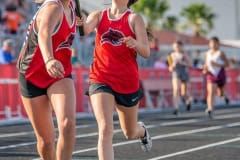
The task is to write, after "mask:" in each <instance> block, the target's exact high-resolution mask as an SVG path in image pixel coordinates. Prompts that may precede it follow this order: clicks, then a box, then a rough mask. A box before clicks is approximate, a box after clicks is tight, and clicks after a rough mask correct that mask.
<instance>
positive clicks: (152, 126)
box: [0, 115, 240, 150]
mask: <svg viewBox="0 0 240 160" xmlns="http://www.w3.org/2000/svg"><path fill="white" fill-rule="evenodd" d="M239 116H240V115H239ZM200 121H202V120H200V119H190V120H183V121H174V122H164V123H160V124H158V125H149V126H147V128H155V127H159V126H171V125H178V124H191V123H196V122H200ZM119 132H122V130H121V129H115V130H114V134H115V133H119ZM97 135H98V132H93V133H86V134H79V135H76V138H87V137H92V136H97ZM36 143H37V142H36V141H33V142H26V143H19V144H15V145H7V146H1V147H0V150H3V149H10V148H17V147H22V146H28V145H34V144H36Z"/></svg>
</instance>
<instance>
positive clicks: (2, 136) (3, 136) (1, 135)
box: [0, 122, 116, 138]
mask: <svg viewBox="0 0 240 160" xmlns="http://www.w3.org/2000/svg"><path fill="white" fill-rule="evenodd" d="M115 123H116V122H115ZM115 123H114V124H115ZM94 126H97V124H89V125H87V124H81V125H77V126H76V129H79V128H80V129H81V128H89V127H94ZM55 131H57V128H55ZM32 134H34V132H33V131H26V132H18V133H5V134H0V138H9V137H18V136H25V135H32Z"/></svg>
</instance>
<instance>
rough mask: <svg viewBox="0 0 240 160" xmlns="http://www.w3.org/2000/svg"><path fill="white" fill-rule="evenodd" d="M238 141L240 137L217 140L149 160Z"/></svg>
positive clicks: (152, 159) (158, 159)
mask: <svg viewBox="0 0 240 160" xmlns="http://www.w3.org/2000/svg"><path fill="white" fill-rule="evenodd" d="M237 141H240V137H237V138H233V139H228V140H225V141H220V142H216V143H211V144H207V145H203V146H199V147H196V148H191V149H187V150H183V151H179V152H175V153H171V154H166V155H163V156H159V157H154V158H151V159H148V160H160V159H165V158H170V157H175V156H178V155H183V154H186V153H191V152H195V151H199V150H203V149H207V148H212V147H216V146H220V145H224V144H228V143H232V142H237Z"/></svg>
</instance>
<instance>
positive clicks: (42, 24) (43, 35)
mask: <svg viewBox="0 0 240 160" xmlns="http://www.w3.org/2000/svg"><path fill="white" fill-rule="evenodd" d="M62 15H63V14H62V8H61V6H60V5H58V4H56V3H53V2H49V3H48V4H47V5H46V6H45V7H43V8H42V9H41V10H40V12H39V15H38V16H37V28H38V42H39V46H40V49H41V52H42V56H43V59H44V62H46V61H47V60H48V58H49V57H51V56H53V49H52V40H51V36H52V34H53V32H54V30H55V29H56V26H57V24H59V22H60V19H61V18H62Z"/></svg>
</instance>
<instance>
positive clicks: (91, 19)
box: [83, 11, 102, 35]
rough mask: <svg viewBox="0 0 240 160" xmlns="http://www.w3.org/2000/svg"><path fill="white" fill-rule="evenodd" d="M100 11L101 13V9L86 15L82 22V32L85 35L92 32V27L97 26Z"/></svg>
mask: <svg viewBox="0 0 240 160" xmlns="http://www.w3.org/2000/svg"><path fill="white" fill-rule="evenodd" d="M101 13H102V12H101V11H95V12H93V13H91V14H90V15H89V16H88V17H87V20H86V21H85V23H84V24H83V28H84V33H85V34H86V35H88V34H90V33H92V32H93V31H94V29H96V28H97V26H98V24H99V21H100V16H101Z"/></svg>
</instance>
